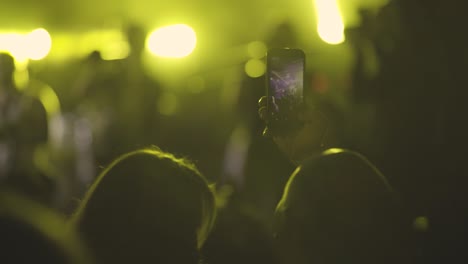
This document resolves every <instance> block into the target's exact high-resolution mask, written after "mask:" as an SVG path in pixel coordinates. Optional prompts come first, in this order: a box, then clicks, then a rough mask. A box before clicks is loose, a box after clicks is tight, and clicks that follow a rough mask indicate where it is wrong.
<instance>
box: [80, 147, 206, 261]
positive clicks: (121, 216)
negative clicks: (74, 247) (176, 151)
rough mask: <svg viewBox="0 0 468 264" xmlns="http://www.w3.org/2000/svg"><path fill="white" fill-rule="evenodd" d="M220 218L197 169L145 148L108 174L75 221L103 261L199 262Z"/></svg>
mask: <svg viewBox="0 0 468 264" xmlns="http://www.w3.org/2000/svg"><path fill="white" fill-rule="evenodd" d="M214 218H215V205H214V195H213V193H212V191H211V190H210V188H209V187H208V184H207V181H206V180H205V179H204V177H203V176H202V175H201V174H200V173H199V172H198V170H197V169H196V168H195V166H194V165H192V164H190V163H189V162H187V161H186V160H184V159H178V158H175V157H174V156H173V155H171V154H169V153H165V152H162V151H161V150H158V149H143V150H137V151H134V152H130V153H128V154H125V155H123V156H121V157H120V158H118V159H117V160H116V161H114V162H113V163H112V164H111V165H110V166H109V167H108V168H107V169H105V170H104V171H103V173H102V174H101V175H100V176H99V177H98V178H97V180H96V182H95V183H94V184H93V185H92V186H91V188H90V190H89V192H88V193H87V195H86V197H85V199H84V201H83V203H82V205H81V206H80V208H79V210H78V212H77V214H76V215H75V219H74V221H75V222H76V224H77V226H78V228H79V230H80V231H81V233H82V234H83V236H84V238H85V239H86V241H87V242H88V243H89V245H90V247H91V248H93V249H96V252H95V255H96V256H97V258H98V260H99V261H100V262H101V263H197V262H198V250H199V249H200V248H201V246H202V245H203V243H204V241H205V239H206V238H207V235H208V233H209V231H210V230H211V227H212V225H213V222H214Z"/></svg>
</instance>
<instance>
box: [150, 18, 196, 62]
mask: <svg viewBox="0 0 468 264" xmlns="http://www.w3.org/2000/svg"><path fill="white" fill-rule="evenodd" d="M196 44H197V36H196V34H195V31H194V30H193V29H192V28H191V27H189V26H188V25H185V24H176V25H170V26H166V27H162V28H159V29H156V30H155V31H153V32H151V33H150V34H149V36H148V39H147V42H146V45H147V48H148V50H149V51H150V52H151V53H152V54H153V55H156V56H159V57H165V58H183V57H186V56H188V55H190V54H191V53H192V52H193V50H194V49H195V46H196Z"/></svg>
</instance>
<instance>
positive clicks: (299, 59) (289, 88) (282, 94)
mask: <svg viewBox="0 0 468 264" xmlns="http://www.w3.org/2000/svg"><path fill="white" fill-rule="evenodd" d="M304 71H305V55H304V52H303V51H302V50H300V49H288V48H284V49H271V50H269V51H268V53H267V91H266V97H267V99H266V111H267V113H268V115H267V116H266V118H264V120H265V121H266V123H267V128H268V129H270V130H273V131H275V133H282V132H287V131H290V130H291V129H293V128H295V127H297V126H298V125H300V122H299V119H298V114H299V112H300V111H301V109H302V107H303V106H304Z"/></svg>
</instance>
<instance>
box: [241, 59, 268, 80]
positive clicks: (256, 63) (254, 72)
mask: <svg viewBox="0 0 468 264" xmlns="http://www.w3.org/2000/svg"><path fill="white" fill-rule="evenodd" d="M265 70H266V66H265V63H264V62H263V61H261V60H257V59H251V60H249V61H247V63H246V64H245V73H247V75H248V76H249V77H252V78H257V77H260V76H262V75H263V74H265Z"/></svg>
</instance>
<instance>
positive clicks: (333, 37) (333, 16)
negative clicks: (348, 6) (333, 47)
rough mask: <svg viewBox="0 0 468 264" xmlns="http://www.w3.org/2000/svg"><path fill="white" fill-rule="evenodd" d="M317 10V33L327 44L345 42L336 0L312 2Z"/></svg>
mask: <svg viewBox="0 0 468 264" xmlns="http://www.w3.org/2000/svg"><path fill="white" fill-rule="evenodd" d="M314 1H315V8H316V10H317V31H318V34H319V36H320V38H321V39H322V40H323V41H325V42H326V43H328V44H340V43H343V41H344V40H345V36H344V24H343V19H342V17H341V14H340V9H339V7H338V3H337V2H336V0H314Z"/></svg>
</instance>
